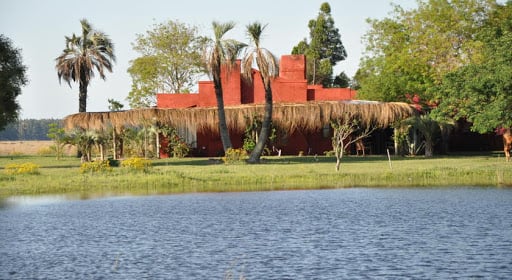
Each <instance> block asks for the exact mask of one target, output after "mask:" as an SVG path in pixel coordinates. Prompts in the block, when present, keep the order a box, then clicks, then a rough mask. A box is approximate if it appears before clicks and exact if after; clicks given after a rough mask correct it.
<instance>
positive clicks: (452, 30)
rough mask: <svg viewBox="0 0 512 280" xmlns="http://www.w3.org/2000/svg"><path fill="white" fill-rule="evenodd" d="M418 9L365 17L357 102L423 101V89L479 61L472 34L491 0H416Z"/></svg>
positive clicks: (429, 96)
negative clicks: (411, 96) (367, 27)
mask: <svg viewBox="0 0 512 280" xmlns="http://www.w3.org/2000/svg"><path fill="white" fill-rule="evenodd" d="M417 3H418V8H416V9H412V10H404V9H403V8H401V7H400V6H398V5H395V6H394V11H393V13H392V14H391V17H388V18H385V19H382V20H376V19H369V20H368V23H369V24H370V30H369V31H368V32H367V33H366V34H365V36H364V38H363V40H364V42H365V44H366V50H365V55H364V57H363V59H362V61H361V65H360V69H359V71H358V73H357V75H356V80H357V82H358V84H359V86H360V87H361V90H360V91H359V92H358V93H359V95H360V97H361V98H366V99H372V100H381V101H391V100H392V101H398V100H400V101H405V98H406V97H405V96H406V94H419V95H421V96H422V98H423V99H425V100H431V99H433V98H434V95H433V93H432V92H431V91H429V89H431V88H433V86H435V85H438V84H440V83H441V82H442V79H443V77H444V76H445V75H446V74H447V73H450V72H452V71H455V70H457V69H458V68H460V67H462V66H464V65H467V64H470V63H473V62H479V61H481V59H482V56H481V48H482V42H481V41H479V40H478V39H477V38H475V34H477V32H478V31H479V29H480V28H481V27H482V26H483V24H484V22H485V20H486V18H487V17H488V15H489V11H490V10H492V9H493V7H494V6H495V5H496V4H495V1H494V0H453V1H449V0H418V1H417Z"/></svg>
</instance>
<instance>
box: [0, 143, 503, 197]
mask: <svg viewBox="0 0 512 280" xmlns="http://www.w3.org/2000/svg"><path fill="white" fill-rule="evenodd" d="M26 162H31V163H35V164H37V165H39V166H40V168H39V174H19V175H9V174H7V173H6V172H5V170H4V167H5V166H6V165H8V164H11V163H26ZM152 163H153V167H152V168H151V170H150V171H149V172H141V171H134V170H129V169H126V168H120V167H114V168H113V169H112V171H110V172H100V173H86V174H81V173H80V171H79V170H80V160H79V159H77V158H71V157H69V158H63V159H61V160H59V161H57V160H56V159H55V158H53V157H42V156H14V157H0V197H6V196H11V195H34V194H55V193H80V194H88V195H94V194H99V195H101V194H159V193H188V192H232V191H267V190H293V189H324V188H346V187H423V186H428V187H436V186H512V163H507V162H505V159H504V158H503V156H502V155H501V154H493V153H488V154H479V155H452V156H446V157H434V158H428V159H427V158H423V157H414V158H411V157H393V158H392V162H391V163H392V167H390V165H389V162H388V159H387V157H385V156H367V157H355V156H348V157H347V156H346V157H344V158H343V160H342V165H341V170H340V172H336V171H335V159H334V158H333V157H317V158H315V157H280V158H277V157H267V158H265V160H264V163H262V164H259V165H248V164H222V163H221V164H219V163H218V162H216V161H212V160H209V159H207V158H185V159H162V160H154V161H152Z"/></svg>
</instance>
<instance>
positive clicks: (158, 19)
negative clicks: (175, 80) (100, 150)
mask: <svg viewBox="0 0 512 280" xmlns="http://www.w3.org/2000/svg"><path fill="white" fill-rule="evenodd" d="M323 2H326V0H302V1H298V0H258V1H246V0H216V1H211V0H210V1H208V0H206V1H204V0H203V1H199V0H179V1H176V0H145V1H133V0H124V1H121V0H87V1H83V0H82V1H76V0H66V1H64V0H46V1H41V0H0V34H3V35H4V36H6V37H8V38H10V39H11V40H12V42H13V45H14V46H15V47H16V48H19V49H21V56H22V61H23V64H24V65H25V66H27V73H26V74H27V78H28V80H29V84H28V85H26V86H24V87H23V88H22V94H21V95H20V96H19V97H18V102H19V104H20V106H21V112H20V118H21V119H43V118H45V119H48V118H50V119H60V118H64V117H65V116H67V115H70V114H74V113H77V112H78V83H72V84H71V87H69V86H68V84H67V83H66V82H62V83H59V80H58V77H57V72H56V70H55V58H56V57H57V56H59V55H60V54H61V53H62V50H63V49H64V47H65V39H64V36H71V35H72V34H73V33H75V34H77V35H80V34H81V26H80V20H81V19H84V18H85V19H87V20H88V21H89V22H90V23H91V24H92V25H93V27H94V28H95V29H97V30H100V31H103V32H104V33H106V34H107V35H109V36H110V38H111V40H112V41H113V43H114V45H115V55H116V58H117V62H116V64H115V65H114V69H113V72H112V73H107V77H106V80H105V81H104V80H102V79H100V78H99V76H96V77H95V78H93V79H92V81H91V83H90V85H89V88H88V100H87V111H89V112H98V111H108V105H109V103H108V99H114V100H116V101H119V102H121V103H122V104H124V106H125V107H124V108H125V109H129V107H128V101H127V100H126V97H127V96H128V93H129V92H130V88H131V83H132V80H131V78H130V75H129V74H128V73H127V69H128V68H129V66H130V61H131V60H133V59H135V58H137V57H138V56H139V55H140V54H139V53H137V52H135V51H134V50H133V48H132V43H133V42H134V41H135V38H136V35H137V34H144V33H146V32H147V31H148V30H151V29H152V27H153V25H154V24H159V23H164V22H167V21H169V20H173V21H174V20H178V21H180V22H182V23H186V24H189V25H194V26H196V27H198V29H199V33H200V34H201V35H204V36H208V37H210V38H212V37H213V34H212V31H211V23H212V21H214V20H216V21H220V22H225V21H234V22H235V23H236V24H237V26H236V27H235V29H233V30H231V31H230V32H228V33H227V34H226V35H225V38H231V39H236V40H239V41H243V42H248V40H247V37H246V36H245V33H244V29H245V26H246V25H247V24H249V23H252V22H254V21H258V22H260V23H262V24H268V25H267V27H266V29H265V32H264V35H263V39H262V42H261V45H262V46H263V47H265V48H267V49H269V50H270V51H271V52H272V53H274V54H275V55H276V56H278V57H280V56H281V55H286V54H290V52H291V50H292V48H293V46H295V45H296V44H297V43H298V42H299V41H301V40H303V39H304V38H308V35H309V30H308V27H307V25H308V21H309V20H311V19H315V18H316V16H317V15H318V12H319V10H320V6H321V4H322V3H323ZM327 2H328V3H329V4H330V6H331V15H332V17H333V19H334V22H335V26H336V27H337V28H338V29H339V31H340V34H341V40H342V42H343V45H344V46H345V49H346V50H347V53H348V58H347V59H346V60H344V61H341V62H339V63H338V65H337V66H336V67H335V69H334V71H335V74H339V73H340V72H342V71H344V72H345V73H346V74H347V75H348V76H349V77H353V76H354V74H355V73H356V71H357V69H358V66H359V61H360V59H361V56H362V54H363V52H364V45H363V44H362V41H361V39H362V37H363V35H364V34H365V33H366V32H367V31H368V28H369V25H368V24H367V22H366V20H367V19H368V18H372V19H382V18H384V17H386V16H389V15H390V12H391V11H392V9H393V8H392V5H391V3H394V4H398V5H400V6H402V7H403V8H406V9H411V8H415V7H416V1H415V0H357V1H354V0H331V1H328V0H327Z"/></svg>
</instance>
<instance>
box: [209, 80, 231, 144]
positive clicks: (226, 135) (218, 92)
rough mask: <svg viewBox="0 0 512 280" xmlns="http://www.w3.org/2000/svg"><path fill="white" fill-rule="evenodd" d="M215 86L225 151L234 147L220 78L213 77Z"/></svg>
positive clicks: (220, 129)
mask: <svg viewBox="0 0 512 280" xmlns="http://www.w3.org/2000/svg"><path fill="white" fill-rule="evenodd" d="M213 83H214V86H215V97H216V98H217V110H218V116H219V134H220V139H221V141H222V146H223V148H224V152H226V151H227V150H228V149H230V148H232V147H233V145H232V144H231V139H230V138H229V129H228V125H227V122H226V111H225V110H224V97H223V93H222V85H221V81H220V78H215V76H214V78H213Z"/></svg>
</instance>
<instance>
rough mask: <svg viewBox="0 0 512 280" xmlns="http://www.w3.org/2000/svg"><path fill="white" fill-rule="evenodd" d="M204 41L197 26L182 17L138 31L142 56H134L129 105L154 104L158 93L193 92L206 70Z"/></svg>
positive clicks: (137, 106)
mask: <svg viewBox="0 0 512 280" xmlns="http://www.w3.org/2000/svg"><path fill="white" fill-rule="evenodd" d="M205 43H206V38H204V37H201V36H199V35H198V30H197V28H196V27H194V26H191V25H187V24H184V23H181V22H179V21H168V22H166V23H160V24H155V25H154V26H153V28H152V29H151V30H149V31H147V32H146V33H145V34H138V35H137V38H136V40H135V42H134V43H133V49H134V50H135V51H137V52H139V53H140V54H141V56H140V57H138V58H136V59H135V60H132V61H131V65H130V68H129V69H128V73H129V74H130V76H131V77H132V80H133V81H132V90H131V91H130V93H129V95H128V100H129V102H130V106H131V107H132V108H140V107H151V106H154V105H155V94H156V93H187V92H191V91H192V87H193V86H194V85H195V83H196V81H197V79H198V77H199V75H200V74H201V73H203V72H204V63H203V60H202V57H201V54H202V49H204V45H205Z"/></svg>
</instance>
